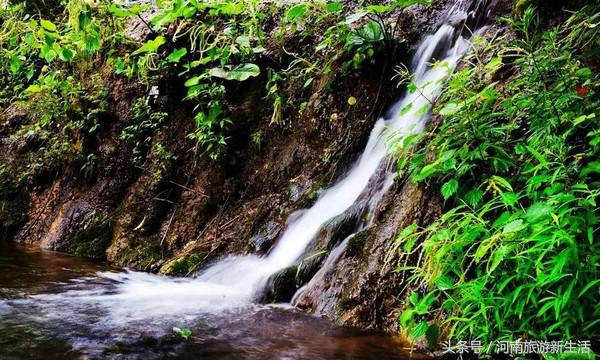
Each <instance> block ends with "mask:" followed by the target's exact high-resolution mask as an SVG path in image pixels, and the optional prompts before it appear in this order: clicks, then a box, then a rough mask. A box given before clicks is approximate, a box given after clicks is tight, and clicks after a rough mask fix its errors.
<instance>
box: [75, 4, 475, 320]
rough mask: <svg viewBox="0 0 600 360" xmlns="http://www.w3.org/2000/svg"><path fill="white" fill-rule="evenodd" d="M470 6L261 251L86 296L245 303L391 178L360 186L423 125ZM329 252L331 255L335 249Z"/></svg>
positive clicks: (452, 62) (159, 306)
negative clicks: (394, 139) (354, 156)
mask: <svg viewBox="0 0 600 360" xmlns="http://www.w3.org/2000/svg"><path fill="white" fill-rule="evenodd" d="M483 3H485V0H477V1H476V2H475V4H474V5H475V9H480V8H483V7H485V6H483V5H482V4H483ZM472 5H473V4H472V3H471V2H470V1H464V0H462V1H457V3H456V4H455V5H454V6H453V7H452V8H451V12H450V13H449V14H446V16H445V20H444V23H443V24H442V25H441V26H440V27H439V29H438V30H437V31H436V32H435V33H434V34H431V35H428V36H426V37H425V38H424V39H423V40H422V42H421V43H420V45H419V46H418V48H417V50H416V52H415V56H414V59H413V63H412V64H411V67H412V69H411V70H412V82H413V84H414V85H416V88H417V90H416V91H413V92H407V93H406V95H405V96H404V97H403V98H401V99H400V100H399V101H397V102H396V103H395V104H394V105H393V106H392V107H391V108H390V110H389V111H388V112H387V114H386V116H385V117H383V118H380V119H378V120H377V122H376V123H375V125H374V127H373V130H372V131H371V134H370V137H369V140H368V143H367V145H366V147H365V150H364V151H363V153H362V154H361V155H360V157H359V159H358V160H357V161H356V162H355V163H354V165H353V166H352V167H351V168H350V170H349V171H348V172H347V173H346V175H345V176H343V177H342V178H341V179H339V181H338V182H337V183H335V184H334V185H333V186H331V187H330V188H328V189H327V190H325V191H324V192H322V194H321V195H320V197H319V198H318V199H317V201H316V202H315V203H314V205H313V206H312V207H311V208H309V209H307V210H305V211H304V212H303V213H302V214H301V215H300V216H299V217H297V218H296V219H294V220H293V221H291V222H290V223H289V224H288V226H287V228H286V229H285V230H284V232H283V234H282V235H281V237H280V238H279V239H278V241H277V242H276V244H275V247H274V248H273V249H272V251H271V252H270V253H269V255H268V256H266V257H259V256H256V255H244V256H230V257H227V258H225V259H223V260H221V261H218V262H217V263H215V264H214V265H212V266H210V267H209V268H207V269H205V270H204V271H203V272H202V273H201V274H199V276H198V277H197V278H195V279H178V280H173V279H168V278H163V277H158V276H155V275H151V274H145V273H138V272H131V271H129V272H124V273H118V274H115V273H103V274H100V276H101V277H104V278H109V279H110V280H111V281H114V282H115V283H116V286H117V291H116V292H113V293H111V294H100V295H99V294H88V296H86V298H87V299H88V300H92V301H96V302H102V303H104V304H107V305H109V306H114V307H115V308H116V310H114V311H117V312H119V313H118V314H115V315H116V316H117V317H124V318H141V319H143V318H145V317H148V316H151V315H152V314H155V315H160V314H166V313H169V314H176V313H177V312H178V311H180V312H181V313H182V314H186V313H188V312H189V311H191V310H194V311H205V312H213V311H222V310H223V309H231V308H236V307H241V306H242V307H243V306H249V305H251V304H252V300H253V299H254V297H255V295H256V293H257V292H258V291H260V290H261V289H262V287H263V286H264V284H265V282H266V280H267V279H268V277H269V276H270V275H272V274H274V273H276V272H277V271H279V270H281V269H284V268H286V267H288V266H290V265H292V264H294V263H295V262H296V261H297V260H298V259H299V258H300V257H301V256H302V255H303V253H304V252H305V250H306V248H307V247H308V245H309V244H310V243H311V241H312V240H313V239H314V238H315V236H316V235H317V233H318V231H319V229H321V227H322V226H323V225H324V224H325V223H326V222H327V221H329V220H331V219H333V218H334V217H336V216H338V215H340V214H342V213H344V212H345V211H347V210H348V209H349V208H350V207H352V206H353V205H354V204H355V202H357V200H358V199H359V197H360V196H361V194H364V193H365V192H366V191H368V190H371V192H370V194H375V195H372V198H371V201H369V207H370V208H372V207H373V206H374V204H375V203H376V202H377V201H378V200H379V198H381V196H383V194H384V193H385V191H386V190H387V189H388V188H389V186H390V185H391V184H392V182H393V179H394V177H395V172H394V171H393V170H387V172H386V173H385V174H384V175H385V179H384V181H379V182H377V184H378V185H377V186H379V189H375V190H376V191H374V192H373V191H372V190H373V189H368V187H369V184H370V181H371V180H372V179H373V177H374V176H375V174H376V173H377V172H378V171H380V170H381V168H382V167H385V166H386V158H387V142H388V140H389V138H390V136H392V135H393V136H397V135H410V134H414V133H418V132H421V131H423V129H424V128H425V125H426V122H427V120H428V118H429V112H430V110H431V106H432V105H431V103H432V102H433V101H434V100H435V99H436V98H437V97H438V96H439V95H440V92H441V91H442V88H443V83H444V80H445V79H447V77H448V76H449V75H450V74H451V72H452V70H453V69H454V68H455V66H456V64H457V62H458V60H459V59H460V57H461V56H462V55H463V54H464V53H465V51H466V50H467V49H468V46H469V42H468V41H467V40H466V39H465V38H463V36H462V34H461V32H462V31H461V30H460V29H457V27H455V26H452V25H451V23H456V19H457V17H459V18H461V19H462V21H463V22H465V21H467V20H468V19H469V18H470V17H475V15H476V14H475V15H474V13H473V11H471V12H469V11H468V9H470V8H473V6H472ZM469 35H470V34H469ZM434 62H435V64H433V63H434ZM334 254H336V256H338V257H339V251H334ZM100 299H102V300H100ZM122 312H126V313H125V314H123V313H122Z"/></svg>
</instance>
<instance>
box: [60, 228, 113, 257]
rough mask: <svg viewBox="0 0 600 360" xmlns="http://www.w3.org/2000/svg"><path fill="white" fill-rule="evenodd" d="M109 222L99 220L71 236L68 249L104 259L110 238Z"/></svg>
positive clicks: (85, 255) (80, 254)
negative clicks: (99, 221) (71, 239)
mask: <svg viewBox="0 0 600 360" xmlns="http://www.w3.org/2000/svg"><path fill="white" fill-rule="evenodd" d="M112 230H113V226H112V223H111V222H108V221H107V222H101V223H98V224H95V225H92V226H90V227H88V228H87V229H85V230H83V231H80V232H78V233H77V234H76V235H75V237H74V238H73V242H72V244H71V248H70V251H71V252H72V253H74V254H76V255H79V256H84V257H88V258H92V259H104V258H105V257H106V249H107V248H108V246H109V245H110V242H111V240H112Z"/></svg>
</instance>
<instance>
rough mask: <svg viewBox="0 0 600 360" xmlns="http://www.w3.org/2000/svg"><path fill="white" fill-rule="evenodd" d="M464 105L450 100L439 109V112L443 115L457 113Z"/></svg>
mask: <svg viewBox="0 0 600 360" xmlns="http://www.w3.org/2000/svg"><path fill="white" fill-rule="evenodd" d="M461 107H462V105H460V104H457V103H455V102H449V103H447V104H446V105H444V107H443V108H442V109H441V110H440V111H439V114H440V115H442V116H448V115H452V114H455V113H457V112H458V111H459V110H460V108H461Z"/></svg>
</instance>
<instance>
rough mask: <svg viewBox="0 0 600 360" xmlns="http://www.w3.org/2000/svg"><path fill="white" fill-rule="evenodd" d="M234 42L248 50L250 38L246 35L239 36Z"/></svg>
mask: <svg viewBox="0 0 600 360" xmlns="http://www.w3.org/2000/svg"><path fill="white" fill-rule="evenodd" d="M235 42H236V43H237V44H238V45H239V46H241V47H243V48H249V47H250V38H249V37H248V36H246V35H240V36H238V37H237V38H236V39H235Z"/></svg>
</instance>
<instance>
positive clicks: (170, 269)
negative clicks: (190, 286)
mask: <svg viewBox="0 0 600 360" xmlns="http://www.w3.org/2000/svg"><path fill="white" fill-rule="evenodd" d="M207 257H208V256H207V254H204V253H195V254H187V255H184V256H182V257H180V258H177V259H173V260H171V261H169V262H167V263H166V264H165V265H163V266H162V267H161V268H160V271H159V272H160V273H161V274H165V275H175V276H189V275H191V274H193V273H194V272H196V271H198V269H200V267H201V266H202V265H203V264H204V263H205V260H206V258H207Z"/></svg>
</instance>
